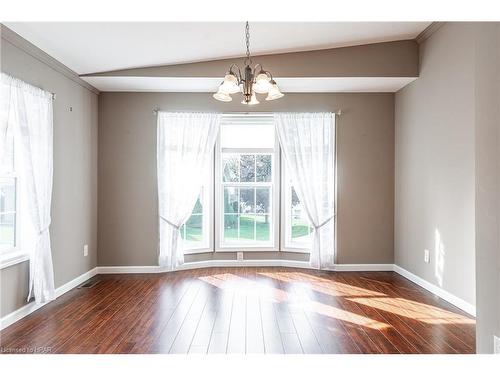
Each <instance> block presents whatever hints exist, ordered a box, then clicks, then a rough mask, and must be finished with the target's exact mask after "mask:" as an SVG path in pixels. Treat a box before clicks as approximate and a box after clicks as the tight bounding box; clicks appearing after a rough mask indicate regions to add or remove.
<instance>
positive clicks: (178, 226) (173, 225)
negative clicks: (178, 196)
mask: <svg viewBox="0 0 500 375" xmlns="http://www.w3.org/2000/svg"><path fill="white" fill-rule="evenodd" d="M160 219H162V220H163V221H164V222H165V223H167V224H168V225H170V226H172V227H174V228H175V229H177V230H179V229H181V227H182V225H175V224H174V223H172V222H171V221H170V220H168V219H166V218H165V217H164V216H161V215H160Z"/></svg>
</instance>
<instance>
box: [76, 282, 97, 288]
mask: <svg viewBox="0 0 500 375" xmlns="http://www.w3.org/2000/svg"><path fill="white" fill-rule="evenodd" d="M98 283H99V280H90V281H87V282H86V283H85V284H82V285H80V286H79V287H78V289H81V288H93V287H94V286H96V285H97V284H98Z"/></svg>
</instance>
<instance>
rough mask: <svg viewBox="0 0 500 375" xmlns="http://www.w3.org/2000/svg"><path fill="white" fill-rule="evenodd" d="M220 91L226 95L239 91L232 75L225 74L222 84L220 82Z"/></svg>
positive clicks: (236, 79) (235, 79) (236, 80)
mask: <svg viewBox="0 0 500 375" xmlns="http://www.w3.org/2000/svg"><path fill="white" fill-rule="evenodd" d="M221 89H222V91H223V92H224V93H226V94H236V93H237V92H238V91H240V87H239V86H238V78H236V76H235V75H234V74H226V76H225V77H224V82H222V85H221Z"/></svg>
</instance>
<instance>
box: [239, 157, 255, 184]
mask: <svg viewBox="0 0 500 375" xmlns="http://www.w3.org/2000/svg"><path fill="white" fill-rule="evenodd" d="M240 163H241V164H240V168H241V182H255V155H241V159H240Z"/></svg>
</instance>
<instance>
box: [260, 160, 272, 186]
mask: <svg viewBox="0 0 500 375" xmlns="http://www.w3.org/2000/svg"><path fill="white" fill-rule="evenodd" d="M256 158H257V159H256V167H257V168H256V169H257V173H256V174H257V182H270V181H271V178H272V166H271V165H272V158H271V155H257V156H256Z"/></svg>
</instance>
